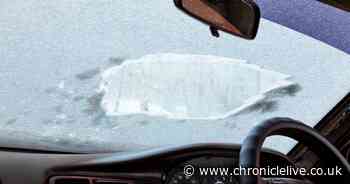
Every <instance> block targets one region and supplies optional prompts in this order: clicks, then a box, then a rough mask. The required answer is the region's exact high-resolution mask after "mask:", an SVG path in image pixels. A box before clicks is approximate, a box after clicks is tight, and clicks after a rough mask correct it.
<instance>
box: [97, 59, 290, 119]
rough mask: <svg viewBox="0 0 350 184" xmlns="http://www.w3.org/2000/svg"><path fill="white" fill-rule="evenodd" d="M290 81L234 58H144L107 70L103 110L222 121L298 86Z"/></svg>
mask: <svg viewBox="0 0 350 184" xmlns="http://www.w3.org/2000/svg"><path fill="white" fill-rule="evenodd" d="M289 77H290V76H288V75H285V74H282V73H279V72H275V71H270V70H266V69H263V68H261V67H259V66H257V65H253V64H248V63H247V62H245V61H242V60H237V59H231V58H224V57H216V56H209V55H180V54H156V55H146V56H144V57H141V58H139V59H136V60H128V61H126V62H124V63H123V64H121V65H118V66H115V67H112V68H110V69H108V70H106V71H105V72H103V74H102V83H101V86H100V90H101V92H102V93H103V94H104V96H103V99H102V101H101V106H102V109H104V110H105V112H106V114H107V115H110V116H120V115H131V114H144V115H149V116H162V117H166V118H170V119H224V118H227V117H228V116H231V115H235V114H237V113H240V112H242V111H243V110H245V109H247V108H249V107H252V106H253V105H255V104H257V103H259V102H262V101H263V100H265V99H266V98H267V97H268V96H269V94H274V91H276V90H281V89H283V88H287V87H289V86H291V85H294V83H293V82H291V81H288V79H289Z"/></svg>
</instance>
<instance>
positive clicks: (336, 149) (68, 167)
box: [0, 0, 350, 184]
mask: <svg viewBox="0 0 350 184" xmlns="http://www.w3.org/2000/svg"><path fill="white" fill-rule="evenodd" d="M321 1H322V2H324V3H326V4H328V5H331V6H334V7H336V8H339V9H342V10H343V11H349V8H350V4H349V3H348V1H341V0H336V1H328V0H321ZM174 5H175V6H176V7H177V8H179V9H180V11H182V12H184V13H186V14H187V15H189V16H191V17H193V18H195V19H197V20H199V21H200V22H202V23H204V24H206V25H208V26H209V27H210V29H209V30H210V33H211V34H212V35H213V36H215V37H218V36H219V31H223V32H226V33H229V34H231V35H233V36H238V37H241V38H242V39H248V40H251V41H252V42H253V41H254V38H255V37H256V36H257V35H258V34H259V33H258V30H259V28H258V26H259V21H260V11H259V7H258V5H257V4H255V2H254V1H251V0H235V1H219V0H217V1H212V0H174ZM208 37H209V35H208ZM219 39H220V38H219ZM276 135H279V136H285V137H288V138H292V139H294V140H296V141H297V142H298V143H297V145H296V146H294V148H293V149H292V150H291V151H290V152H288V153H287V154H283V153H280V152H278V151H275V150H272V149H267V148H264V147H263V144H264V142H265V140H266V139H267V138H268V137H270V136H276ZM349 163H350V93H349V94H348V95H347V96H346V97H344V98H343V99H342V100H341V101H340V102H339V103H338V104H337V105H336V106H335V107H334V108H333V109H332V110H331V111H329V112H328V113H327V115H326V116H325V117H323V119H322V120H321V121H320V122H319V123H317V125H316V126H315V127H309V126H308V125H306V124H305V123H303V122H300V121H298V120H295V119H291V118H288V117H275V118H270V119H268V120H265V121H263V122H257V126H255V127H254V128H253V129H251V130H250V132H249V134H248V135H246V137H245V139H244V141H243V142H242V144H235V143H232V144H224V143H217V144H216V143H203V144H189V145H185V146H169V147H162V148H154V149H149V150H143V151H132V152H116V153H95V154H91V153H89V154H84V153H73V152H72V153H70V152H65V151H44V150H31V149H20V148H18V149H17V148H6V147H1V148H0V183H1V184H197V183H198V184H214V183H215V184H238V183H241V184H263V183H266V184H282V183H286V184H326V183H331V182H332V183H344V184H345V183H349V181H350V164H349ZM187 166H192V167H194V168H211V167H220V168H221V167H222V168H238V167H243V168H266V167H293V168H301V167H302V168H306V169H311V168H315V167H317V168H332V167H340V168H341V171H342V175H341V176H329V175H323V176H314V175H305V176H302V175H276V176H270V175H239V176H235V175H226V176H222V175H218V176H214V175H207V176H203V175H200V173H198V171H197V170H196V172H194V173H193V175H191V176H185V175H184V168H186V167H187Z"/></svg>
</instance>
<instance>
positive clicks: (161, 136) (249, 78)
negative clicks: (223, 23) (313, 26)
mask: <svg viewBox="0 0 350 184" xmlns="http://www.w3.org/2000/svg"><path fill="white" fill-rule="evenodd" d="M262 11H263V10H262ZM0 35H1V39H0V84H1V85H0V146H1V147H21V148H33V149H50V150H62V151H77V152H103V151H125V150H140V149H147V148H154V147H162V146H169V145H183V144H191V143H209V142H210V143H212V142H224V143H241V141H242V139H243V138H244V137H245V136H246V135H247V133H248V131H249V130H250V129H251V128H252V127H253V126H254V125H256V124H258V123H260V122H262V121H263V120H265V119H268V118H272V117H290V118H294V119H296V120H300V121H303V122H305V123H306V124H308V125H310V126H314V125H316V124H317V122H318V121H319V120H320V119H321V118H322V117H323V116H324V115H326V113H327V112H328V111H329V110H331V109H332V107H334V106H335V104H336V103H337V102H339V101H340V100H341V99H342V98H343V97H344V96H345V95H346V94H347V93H348V92H349V91H350V81H349V80H348V79H349V78H350V72H349V71H350V56H349V55H348V54H347V53H345V52H342V51H340V50H338V49H336V48H334V47H332V46H330V45H327V44H325V43H323V42H321V41H319V40H316V39H314V38H311V37H309V36H308V35H305V34H302V33H299V32H297V31H294V30H291V29H289V28H287V27H284V26H282V25H279V24H277V23H274V22H271V21H269V20H266V19H262V20H261V23H260V29H259V33H258V36H257V38H256V39H255V40H253V41H248V40H243V39H240V38H235V37H232V36H229V35H227V34H224V33H222V34H221V37H220V38H219V39H218V38H214V37H211V36H210V33H209V31H208V28H207V27H206V26H204V25H203V24H201V23H199V22H196V21H195V20H193V19H191V18H190V17H187V16H186V15H184V14H182V13H181V12H179V11H178V10H177V9H176V8H175V7H174V5H173V3H172V1H170V0H169V1H161V0H159V1H132V2H130V1H126V0H119V1H95V0H94V1H93V0H91V1H90V0H84V1H71V0H66V1H34V0H28V1H19V0H15V1H9V2H3V3H2V5H1V7H0ZM268 145H269V146H271V147H272V148H275V149H278V150H280V151H288V150H290V149H291V148H292V146H293V145H294V142H293V141H290V140H284V139H280V138H272V139H271V140H270V141H269V144H268Z"/></svg>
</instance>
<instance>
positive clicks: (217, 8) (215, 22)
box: [174, 0, 260, 40]
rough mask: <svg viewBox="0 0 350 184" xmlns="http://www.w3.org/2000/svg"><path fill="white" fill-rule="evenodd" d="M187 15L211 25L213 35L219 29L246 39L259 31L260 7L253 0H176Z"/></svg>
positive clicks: (254, 35) (217, 35)
mask: <svg viewBox="0 0 350 184" xmlns="http://www.w3.org/2000/svg"><path fill="white" fill-rule="evenodd" d="M174 3H175V6H176V7H177V8H179V9H180V10H182V11H183V12H185V13H186V14H187V15H189V16H191V17H193V18H195V19H197V20H199V21H201V22H203V23H204V24H207V25H209V27H210V31H211V33H212V35H213V36H215V37H219V32H218V30H221V31H224V32H227V33H229V34H232V35H235V36H239V37H242V38H245V39H250V40H252V39H254V38H255V37H256V34H257V32H258V27H259V21H260V9H259V7H258V5H257V4H256V3H255V2H254V1H253V0H174Z"/></svg>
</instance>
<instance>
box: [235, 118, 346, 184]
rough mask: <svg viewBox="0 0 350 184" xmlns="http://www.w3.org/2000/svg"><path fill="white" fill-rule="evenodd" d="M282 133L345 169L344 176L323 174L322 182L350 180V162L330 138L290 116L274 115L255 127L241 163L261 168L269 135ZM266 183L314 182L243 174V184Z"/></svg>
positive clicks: (243, 166)
mask: <svg viewBox="0 0 350 184" xmlns="http://www.w3.org/2000/svg"><path fill="white" fill-rule="evenodd" d="M273 135H281V136H286V137H289V138H293V139H295V140H297V141H300V142H301V143H303V144H305V145H306V146H308V148H309V149H310V150H312V151H313V152H314V153H317V154H318V156H319V158H320V159H322V160H326V161H330V162H331V164H334V166H335V165H337V166H338V167H341V168H342V176H328V177H326V176H321V178H322V180H321V181H318V182H319V183H330V181H331V182H332V183H337V184H338V183H349V181H350V178H349V174H350V165H349V163H348V162H347V160H346V159H345V158H344V156H343V155H342V154H341V153H340V152H339V151H338V150H337V148H336V147H335V146H333V145H332V144H331V143H330V142H329V141H328V140H327V139H326V138H324V137H323V136H322V135H320V134H319V133H317V132H316V131H315V130H314V129H312V128H311V127H309V126H307V125H305V124H304V123H301V122H299V121H296V120H293V119H289V118H273V119H269V120H267V121H265V122H263V123H262V124H259V125H258V126H256V127H255V128H253V129H252V130H251V131H250V133H249V134H248V136H247V137H246V138H245V140H244V141H243V144H242V148H241V151H240V158H239V163H240V166H241V167H242V168H259V167H260V151H261V148H262V145H263V143H264V141H265V139H266V138H267V137H269V136H273ZM265 183H279V184H282V183H287V184H288V183H293V184H305V183H310V182H309V181H308V180H301V179H300V180H298V179H288V178H262V177H261V176H259V175H241V176H240V184H265Z"/></svg>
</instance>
